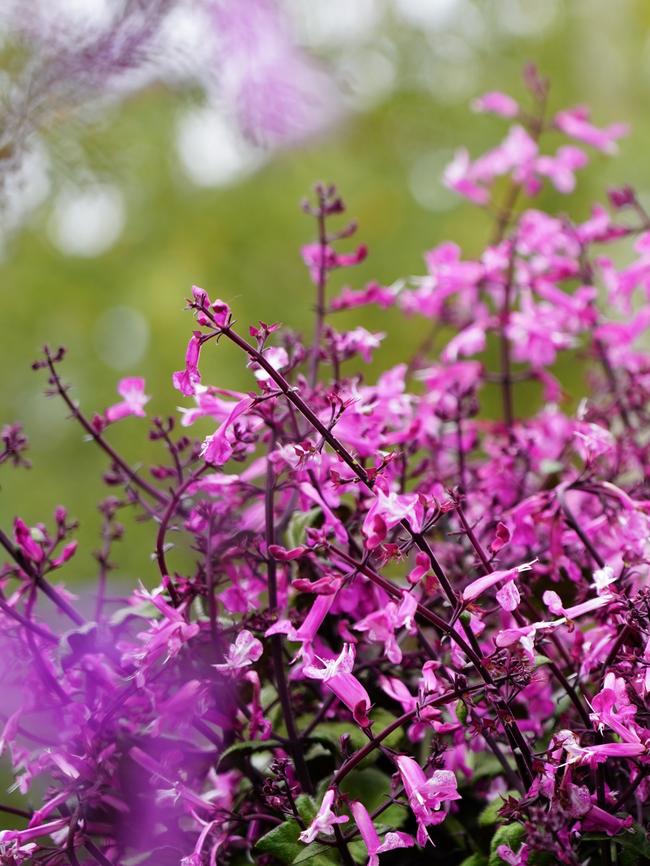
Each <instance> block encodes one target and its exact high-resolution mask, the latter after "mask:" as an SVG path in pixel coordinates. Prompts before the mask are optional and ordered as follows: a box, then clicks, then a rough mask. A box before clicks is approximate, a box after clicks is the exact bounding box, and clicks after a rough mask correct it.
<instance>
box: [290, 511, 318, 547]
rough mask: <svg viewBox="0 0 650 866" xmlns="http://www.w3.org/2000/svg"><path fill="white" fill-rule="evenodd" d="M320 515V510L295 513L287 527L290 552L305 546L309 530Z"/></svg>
mask: <svg viewBox="0 0 650 866" xmlns="http://www.w3.org/2000/svg"><path fill="white" fill-rule="evenodd" d="M320 513H321V512H320V508H310V509H309V511H294V513H293V514H292V515H291V520H290V521H289V525H288V526H287V547H288V548H289V550H291V549H292V548H293V547H300V545H301V544H303V542H304V541H305V535H306V532H307V529H308V528H309V527H310V526H312V525H313V523H314V521H315V520H316V518H317V517H318V515H319V514H320Z"/></svg>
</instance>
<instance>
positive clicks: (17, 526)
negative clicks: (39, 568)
mask: <svg viewBox="0 0 650 866" xmlns="http://www.w3.org/2000/svg"><path fill="white" fill-rule="evenodd" d="M34 535H36V536H38V535H41V537H42V533H40V531H39V530H37V529H34V530H31V529H30V528H29V526H27V524H26V523H25V521H24V520H22V519H21V518H20V517H16V519H15V520H14V538H15V539H16V544H17V545H18V547H19V548H20V549H21V551H22V553H23V554H24V555H25V556H26V557H27V559H31V560H32V561H33V562H40V561H41V560H42V559H43V556H44V555H45V554H44V553H43V548H42V547H41V545H40V544H38V543H37V542H36V541H35V539H34Z"/></svg>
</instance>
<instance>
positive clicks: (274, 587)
mask: <svg viewBox="0 0 650 866" xmlns="http://www.w3.org/2000/svg"><path fill="white" fill-rule="evenodd" d="M274 446H275V437H272V438H271V444H270V447H269V451H271V450H273V448H274ZM274 506H275V475H274V472H273V463H272V462H271V461H270V460H269V459H267V461H266V492H265V496H264V522H265V534H266V549H267V577H268V593H269V611H270V612H271V613H275V612H276V611H277V609H278V580H277V563H276V561H275V559H273V557H272V556H271V554H270V553H269V552H268V550H269V548H270V547H271V545H273V544H275V514H274ZM271 657H272V660H273V671H274V674H275V684H276V686H277V689H278V697H279V698H280V706H281V707H282V716H283V718H284V723H285V725H286V728H287V734H288V738H289V745H290V748H291V752H292V754H293V759H294V764H295V767H296V773H297V775H298V778H299V780H300V784H301V785H302V787H303V789H304V790H305V791H306V792H307V793H308V794H312V793H313V791H314V786H313V783H312V781H311V777H310V775H309V769H308V767H307V763H306V762H305V756H304V753H303V748H302V743H301V741H300V735H299V733H298V729H297V728H296V722H295V719H294V717H293V709H292V707H291V696H290V694H289V686H288V684H287V679H286V676H285V672H284V658H283V655H282V636H281V635H279V634H274V635H271Z"/></svg>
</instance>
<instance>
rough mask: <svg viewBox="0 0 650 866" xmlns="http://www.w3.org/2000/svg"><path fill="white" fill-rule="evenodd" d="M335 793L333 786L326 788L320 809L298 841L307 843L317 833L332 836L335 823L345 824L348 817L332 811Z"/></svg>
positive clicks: (311, 840)
mask: <svg viewBox="0 0 650 866" xmlns="http://www.w3.org/2000/svg"><path fill="white" fill-rule="evenodd" d="M335 796H336V793H335V791H334V789H333V788H328V789H327V791H326V792H325V796H324V797H323V802H322V803H321V804H320V809H319V810H318V812H317V813H316V816H315V817H314V820H313V821H312V822H311V824H310V825H309V827H307V829H306V830H303V831H302V833H301V834H300V837H299V838H300V841H301V842H305V843H306V844H309V843H311V842H313V841H314V839H315V838H316V837H317V836H318V834H319V833H322V834H323V836H333V835H334V827H335V825H336V824H345V823H346V822H347V821H349V820H350V819H349V818H348V816H347V815H335V814H334V812H332V804H333V803H334V797H335Z"/></svg>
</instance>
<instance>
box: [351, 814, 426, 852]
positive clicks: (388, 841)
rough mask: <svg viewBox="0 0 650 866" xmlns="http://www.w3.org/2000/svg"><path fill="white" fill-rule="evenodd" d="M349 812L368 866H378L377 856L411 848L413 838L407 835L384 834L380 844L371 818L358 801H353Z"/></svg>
mask: <svg viewBox="0 0 650 866" xmlns="http://www.w3.org/2000/svg"><path fill="white" fill-rule="evenodd" d="M350 811H351V812H352V816H353V818H354V820H355V821H356V824H357V827H358V828H359V832H360V833H361V838H362V839H363V842H364V844H365V846H366V849H367V851H368V866H379V857H378V856H377V855H378V854H383V853H384V852H385V851H394V850H395V849H396V848H412V847H413V845H414V842H413V837H412V836H409V834H408V833H400V832H389V833H386V835H385V836H384V841H383V842H382V841H381V839H380V838H379V835H378V833H377V830H376V829H375V825H374V824H373V823H372V818H371V817H370V815H369V814H368V810H367V809H366V807H365V806H364V805H363V803H360V802H359V801H358V800H354V801H353V802H352V803H351V804H350Z"/></svg>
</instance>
